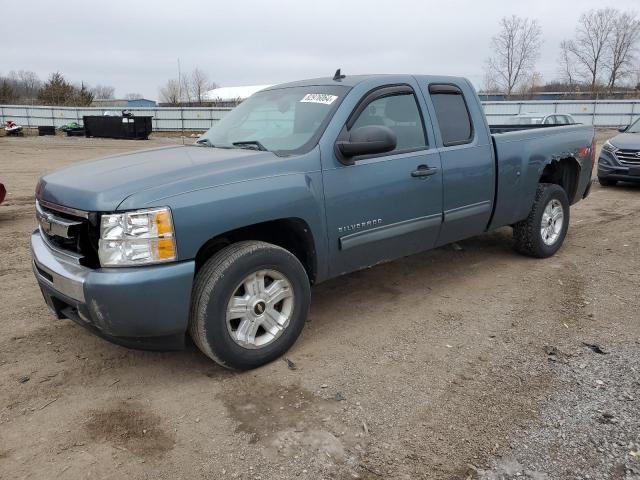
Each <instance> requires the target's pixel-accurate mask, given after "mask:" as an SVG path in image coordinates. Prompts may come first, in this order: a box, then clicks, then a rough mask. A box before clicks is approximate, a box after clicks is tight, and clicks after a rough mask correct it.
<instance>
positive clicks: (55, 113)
mask: <svg viewBox="0 0 640 480" xmlns="http://www.w3.org/2000/svg"><path fill="white" fill-rule="evenodd" d="M483 105H484V110H485V112H486V114H487V118H488V121H489V123H490V124H492V125H495V124H501V123H507V121H508V118H509V116H511V115H516V114H518V113H540V114H553V113H569V114H571V115H573V117H574V118H575V119H576V121H577V122H578V123H584V124H587V125H594V126H596V127H621V126H624V125H629V124H630V123H633V122H634V121H635V120H637V119H638V118H640V100H594V101H579V100H555V101H554V100H531V101H515V102H502V101H488V102H483ZM129 110H131V112H133V114H134V115H139V116H143V115H147V116H152V117H153V129H154V130H155V131H159V130H167V131H180V130H199V131H201V130H207V129H208V128H210V127H211V126H212V125H214V124H215V123H216V122H217V121H219V120H220V119H221V118H222V117H223V116H224V115H225V114H226V113H227V112H228V111H229V110H231V108H225V107H212V108H204V107H202V108H187V107H184V108H180V107H158V108H130V109H129ZM119 111H120V110H119V109H116V108H96V107H42V106H27V105H0V121H1V122H2V123H4V122H5V121H6V120H13V121H14V122H16V123H18V124H19V125H22V126H24V127H27V128H35V127H38V126H41V125H43V126H44V125H53V126H56V127H60V126H62V125H65V124H67V123H69V122H74V121H75V122H78V123H79V124H82V117H83V115H104V114H105V112H114V113H116V114H117V113H119Z"/></svg>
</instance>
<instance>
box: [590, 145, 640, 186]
mask: <svg viewBox="0 0 640 480" xmlns="http://www.w3.org/2000/svg"><path fill="white" fill-rule="evenodd" d="M598 178H603V179H607V180H618V181H620V182H640V165H639V166H633V165H623V164H621V163H620V162H618V161H617V159H615V158H614V157H613V155H611V154H609V153H606V152H602V153H601V154H600V158H598Z"/></svg>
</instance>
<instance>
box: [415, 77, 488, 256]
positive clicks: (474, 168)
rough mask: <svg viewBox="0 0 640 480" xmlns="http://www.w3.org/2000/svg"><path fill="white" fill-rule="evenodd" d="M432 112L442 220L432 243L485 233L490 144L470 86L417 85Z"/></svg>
mask: <svg viewBox="0 0 640 480" xmlns="http://www.w3.org/2000/svg"><path fill="white" fill-rule="evenodd" d="M421 89H422V91H423V93H424V94H425V96H426V97H427V98H428V100H429V104H430V108H432V109H433V112H434V115H433V116H434V128H435V129H436V141H437V144H438V150H439V152H440V160H441V162H442V175H443V188H444V194H443V210H444V222H443V224H442V228H441V229H440V235H439V237H438V240H437V245H444V244H446V243H450V242H454V241H456V240H460V239H463V238H467V237H471V236H474V235H477V234H479V233H482V232H483V231H485V229H486V227H487V224H488V222H489V219H490V217H491V211H492V208H493V198H494V194H495V192H494V189H495V162H494V158H493V146H492V145H491V142H490V137H489V135H488V134H487V130H486V129H487V127H486V122H485V119H484V112H483V111H482V109H481V108H480V102H479V100H478V99H477V96H476V94H475V92H474V91H473V90H472V88H471V87H470V86H469V85H467V84H465V83H464V82H461V83H460V84H459V85H458V84H451V83H430V84H427V85H421Z"/></svg>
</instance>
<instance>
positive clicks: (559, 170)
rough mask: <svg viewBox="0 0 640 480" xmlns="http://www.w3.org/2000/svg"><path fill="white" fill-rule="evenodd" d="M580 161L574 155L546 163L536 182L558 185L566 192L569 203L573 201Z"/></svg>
mask: <svg viewBox="0 0 640 480" xmlns="http://www.w3.org/2000/svg"><path fill="white" fill-rule="evenodd" d="M581 168H582V167H581V165H580V162H578V160H577V159H576V158H575V157H565V158H561V159H557V160H552V161H550V162H549V163H547V164H546V165H545V167H544V169H543V170H542V173H541V174H540V179H539V181H538V183H552V184H555V185H560V186H561V187H562V188H563V189H564V191H565V192H566V194H567V198H568V199H569V203H570V204H573V203H575V198H576V192H577V189H578V184H579V182H580V170H581Z"/></svg>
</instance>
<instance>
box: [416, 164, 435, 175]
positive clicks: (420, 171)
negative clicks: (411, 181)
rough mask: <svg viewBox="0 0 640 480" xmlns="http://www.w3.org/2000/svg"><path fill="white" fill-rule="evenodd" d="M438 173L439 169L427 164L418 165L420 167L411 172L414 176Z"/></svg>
mask: <svg viewBox="0 0 640 480" xmlns="http://www.w3.org/2000/svg"><path fill="white" fill-rule="evenodd" d="M436 173H438V169H437V168H434V167H431V168H429V167H428V166H426V165H418V168H417V169H416V170H414V171H413V172H411V176H412V177H430V176H431V175H435V174H436Z"/></svg>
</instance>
